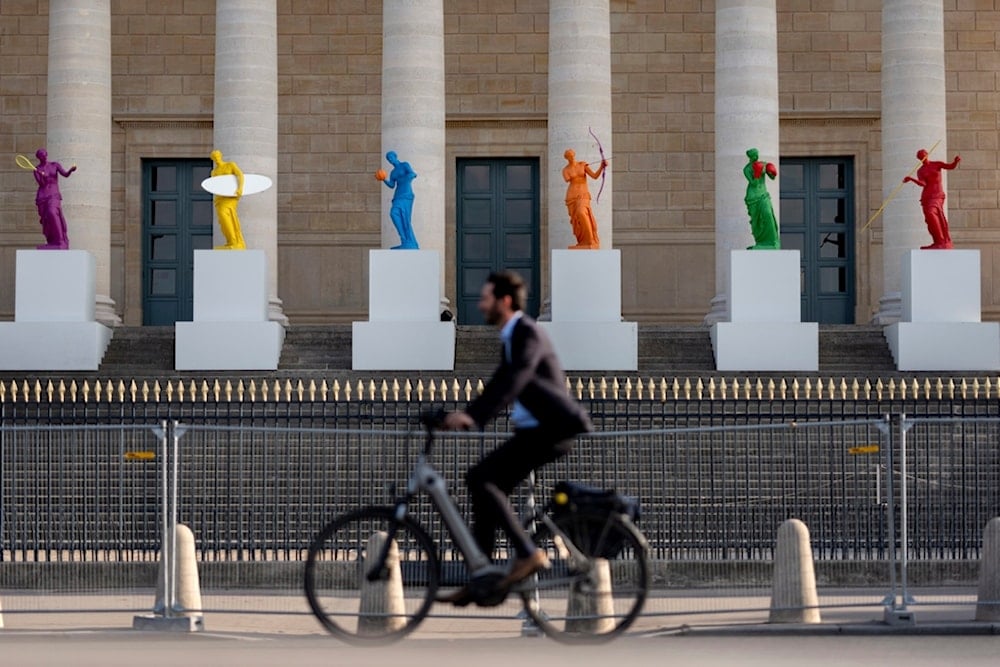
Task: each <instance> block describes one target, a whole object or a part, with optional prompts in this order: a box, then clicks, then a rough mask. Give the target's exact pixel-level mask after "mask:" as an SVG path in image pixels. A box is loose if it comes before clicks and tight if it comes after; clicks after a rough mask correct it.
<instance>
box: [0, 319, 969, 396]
mask: <svg viewBox="0 0 1000 667" xmlns="http://www.w3.org/2000/svg"><path fill="white" fill-rule="evenodd" d="M400 335H401V336H402V335H406V332H405V328H401V330H400ZM819 340H820V355H819V373H818V374H809V373H794V374H790V373H787V372H783V373H774V374H771V375H773V376H775V377H777V376H778V375H781V376H782V377H790V376H791V375H794V376H796V377H800V378H801V377H807V376H809V375H818V376H822V377H824V378H829V377H856V378H863V377H868V378H872V377H882V378H886V377H892V376H899V375H901V374H899V373H897V372H896V371H895V366H894V364H893V360H892V355H891V354H890V352H889V348H888V345H887V344H886V341H885V338H884V336H883V335H882V330H881V328H879V327H875V326H864V325H823V326H820V329H819ZM638 352H639V369H638V372H633V371H629V372H621V371H619V372H602V371H590V372H588V371H577V372H571V373H569V374H570V375H571V376H577V377H587V376H589V377H598V376H608V377H610V376H618V377H624V376H627V375H628V376H631V375H638V376H640V377H648V378H658V377H667V378H670V377H695V376H698V377H711V376H715V377H719V376H722V375H723V374H722V373H719V372H717V371H715V363H714V357H713V353H712V345H711V339H710V336H709V328H708V327H706V326H699V325H687V326H681V325H678V326H674V325H640V326H639V350H638ZM498 354H499V341H498V338H497V331H496V330H495V329H493V328H492V327H485V326H480V327H477V326H459V327H458V328H457V340H456V345H455V370H454V371H448V372H443V373H442V372H438V371H432V372H391V373H379V372H372V371H367V372H361V371H359V372H354V371H352V370H351V325H349V324H337V325H329V326H312V325H310V326H291V327H289V328H288V330H287V331H286V334H285V344H284V347H283V349H282V353H281V358H280V361H279V367H278V370H277V371H275V372H266V371H251V372H246V371H210V370H209V371H201V372H179V371H175V370H174V328H173V327H118V328H116V329H115V330H114V336H113V338H112V340H111V344H110V346H109V347H108V351H107V353H106V354H105V356H104V360H103V362H102V363H101V368H100V370H99V371H98V372H97V373H87V372H48V373H43V372H38V373H23V372H14V371H2V370H0V379H5V378H6V379H18V380H20V379H25V378H28V379H30V378H32V377H61V378H100V377H107V378H116V379H117V378H153V377H156V378H181V377H183V378H191V379H200V378H204V377H227V376H233V377H237V376H238V377H240V378H244V379H247V378H251V377H253V378H277V379H283V378H292V379H295V378H301V379H310V378H313V379H317V381H318V379H319V378H324V379H331V378H333V377H336V378H338V379H340V380H341V381H342V382H343V381H344V380H351V381H352V382H353V381H355V380H359V379H360V380H365V381H367V380H368V379H371V378H373V377H383V376H384V377H397V378H400V379H402V378H417V377H421V378H425V379H426V378H430V377H434V378H443V377H449V378H451V377H457V378H459V379H463V378H486V377H488V376H489V374H490V373H491V371H492V370H493V368H494V367H495V365H496V362H497V359H498ZM728 375H729V376H732V375H733V374H732V373H730V374H728ZM737 375H743V374H737ZM752 375H754V376H756V377H766V376H768V375H769V374H768V373H766V372H755V373H753V374H752ZM914 375H919V374H914V373H908V374H906V376H907V377H912V376H914ZM934 375H935V376H945V375H960V374H947V373H936V374H934ZM964 375H965V376H972V375H976V374H975V373H965V374H964Z"/></svg>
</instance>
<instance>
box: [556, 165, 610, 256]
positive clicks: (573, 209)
mask: <svg viewBox="0 0 1000 667" xmlns="http://www.w3.org/2000/svg"><path fill="white" fill-rule="evenodd" d="M563 157H565V158H566V162H567V164H566V166H565V167H563V170H562V177H563V180H564V181H566V182H567V183H569V187H568V188H567V189H566V210H567V211H569V221H570V224H571V225H573V234H574V235H575V236H576V245H574V246H570V250H585V249H593V250H596V249H598V248H600V247H601V239H600V238H599V237H598V236H597V219H596V218H595V217H594V211H593V210H592V209H591V208H590V188H589V187H588V186H587V177H588V176H589V177H590V178H598V177H599V176H600V175H601V174H602V173H603V172H604V169H605V168H606V167H607V166H608V162H607V160H601V166H600V167H598V169H597V171H594V170H593V169H591V168H590V165H589V164H587V163H586V162H577V161H576V152H575V151H574V150H573V149H568V150H567V151H566V152H565V153H564V154H563Z"/></svg>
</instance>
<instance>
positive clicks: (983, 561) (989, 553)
mask: <svg viewBox="0 0 1000 667" xmlns="http://www.w3.org/2000/svg"><path fill="white" fill-rule="evenodd" d="M976 620H977V621H1000V517H993V518H992V519H990V520H989V521H987V522H986V528H984V529H983V549H982V551H981V552H980V554H979V591H978V602H977V603H976ZM0 627H2V626H0Z"/></svg>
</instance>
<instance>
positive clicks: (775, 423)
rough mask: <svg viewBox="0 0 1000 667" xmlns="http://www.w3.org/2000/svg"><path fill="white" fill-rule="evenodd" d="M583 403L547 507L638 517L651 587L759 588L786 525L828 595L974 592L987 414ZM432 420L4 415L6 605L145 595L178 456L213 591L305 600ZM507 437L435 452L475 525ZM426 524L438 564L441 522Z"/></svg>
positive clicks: (408, 411) (80, 408) (998, 501)
mask: <svg viewBox="0 0 1000 667" xmlns="http://www.w3.org/2000/svg"><path fill="white" fill-rule="evenodd" d="M584 402H585V404H586V406H587V407H588V409H589V410H590V412H591V414H592V415H593V418H594V422H595V425H596V426H597V431H596V432H595V433H594V434H592V435H589V436H586V437H584V438H581V439H580V441H579V443H578V445H577V447H576V448H575V449H574V451H573V452H572V453H571V454H570V455H569V456H568V457H566V458H565V459H563V460H561V461H559V462H557V463H555V464H553V465H551V466H549V467H546V468H544V469H543V470H542V471H541V472H540V474H539V477H538V485H539V489H540V493H544V490H545V489H548V488H551V486H552V485H553V484H554V483H555V482H556V481H558V480H560V479H564V478H568V479H575V480H578V481H584V482H589V483H591V484H594V485H596V486H602V487H613V488H617V489H618V490H620V491H622V492H624V493H628V494H631V495H635V496H638V497H639V498H640V499H641V502H642V508H643V515H642V518H641V519H640V523H639V525H640V527H641V528H642V530H643V531H644V533H645V534H646V535H647V537H648V538H649V540H650V543H651V547H652V555H653V559H654V561H655V563H656V564H657V565H656V566H655V575H656V585H657V586H658V587H661V588H667V589H671V588H672V589H679V588H703V589H706V590H708V589H719V588H720V587H721V588H744V589H761V588H763V587H766V586H768V585H769V577H770V567H771V561H772V559H773V555H774V536H775V532H776V530H777V527H778V526H779V525H780V524H781V522H782V521H784V520H785V519H787V518H791V517H794V518H799V519H801V520H803V521H804V522H805V524H806V525H807V526H808V527H809V530H810V536H811V540H812V546H813V552H814V557H815V559H816V565H817V573H818V576H819V579H820V583H821V584H824V583H827V584H831V583H837V584H841V585H848V584H857V585H864V586H869V587H870V586H872V585H873V584H875V585H884V586H890V587H891V588H892V590H893V591H895V579H894V577H896V576H897V574H899V575H901V578H902V584H903V587H904V588H903V590H904V598H905V590H906V589H905V587H906V585H907V583H909V584H914V585H941V584H955V583H957V584H960V585H964V586H969V585H971V584H972V583H974V579H975V573H976V571H977V565H978V563H977V559H978V558H979V556H980V549H981V537H982V536H981V532H982V529H983V526H984V525H985V523H986V522H987V521H988V520H989V519H990V518H991V517H993V516H997V515H998V514H1000V445H998V442H1000V438H998V436H1000V433H998V431H1000V417H998V416H997V405H996V404H995V403H994V402H993V401H986V400H982V401H962V400H951V401H937V402H928V401H897V402H893V403H888V402H883V403H868V402H864V401H858V402H853V401H835V400H830V401H794V400H792V401H763V402H762V401H757V400H744V399H729V400H726V401H721V400H720V401H708V400H701V401H699V400H692V401H660V400H642V401H639V400H633V401H614V400H599V399H591V400H589V401H588V400H585V401H584ZM442 405H443V406H444V407H446V408H451V407H454V406H455V403H454V402H445V403H443V404H442V403H441V402H436V403H434V404H433V406H434V407H440V406H442ZM428 407H431V404H429V403H420V402H392V401H386V402H380V401H356V402H328V403H324V402H307V401H304V402H295V401H291V402H284V401H279V402H269V403H203V402H194V403H192V402H187V403H180V402H172V403H138V404H132V403H121V402H117V401H110V402H104V403H99V404H93V403H88V404H83V405H77V404H72V403H70V404H49V403H44V402H27V403H25V402H23V401H22V402H20V403H17V404H11V403H6V404H0V547H2V549H0V561H2V562H0V591H2V590H11V589H17V590H22V591H25V590H26V591H31V590H43V591H72V592H78V591H84V592H96V591H107V590H120V591H135V590H147V589H149V588H150V587H153V586H155V584H156V560H157V558H158V556H159V548H160V544H161V536H162V535H163V527H164V524H163V520H162V517H163V515H164V514H165V511H166V508H165V507H164V500H163V497H164V484H165V481H164V480H166V479H167V478H166V477H165V476H163V465H164V463H166V461H165V460H164V458H163V456H162V455H161V451H162V445H163V443H164V441H165V439H169V438H170V437H173V436H174V435H176V436H177V442H178V456H177V458H176V461H175V462H176V464H177V473H178V480H179V481H178V504H177V516H178V519H179V520H180V521H181V522H182V523H185V524H187V525H189V526H190V527H191V528H192V530H193V532H194V534H195V537H196V543H197V547H198V558H199V570H200V574H201V580H202V587H203V589H204V590H206V591H207V592H212V591H216V592H221V591H226V590H230V589H270V590H273V591H278V592H289V593H297V592H298V589H299V587H300V585H301V584H300V579H301V560H302V559H303V558H304V554H305V549H306V547H307V545H308V543H309V540H310V539H311V537H312V535H313V534H314V533H315V532H316V531H317V530H318V529H319V528H320V527H321V526H322V525H323V524H324V523H325V522H326V521H328V520H329V519H331V518H332V517H333V516H334V515H336V514H338V513H340V512H343V511H346V510H347V509H350V508H353V507H356V506H358V505H359V504H385V503H387V502H389V501H390V500H391V498H392V492H391V490H390V489H391V484H393V483H396V484H398V485H399V487H400V488H402V486H403V484H404V483H405V479H406V475H407V473H408V472H409V467H410V465H411V464H412V462H413V456H415V454H416V451H417V448H418V447H417V443H416V442H411V438H410V436H408V435H407V432H408V430H409V429H411V428H412V424H413V423H414V419H415V417H416V416H417V415H419V414H420V413H421V412H423V411H424V410H425V409H426V408H428ZM887 415H891V418H890V419H891V423H890V422H887ZM506 428H507V424H506V422H505V420H504V419H501V420H500V421H499V422H498V423H497V424H496V425H495V426H494V427H493V430H491V431H489V432H487V433H485V434H482V435H479V436H477V435H450V434H449V435H447V436H446V437H443V438H442V439H441V441H440V443H439V445H438V448H437V450H436V454H435V457H434V460H435V462H436V463H437V464H438V465H439V467H440V468H441V470H442V472H443V473H444V475H445V477H446V478H447V479H449V481H450V482H451V489H452V494H453V495H454V496H455V497H456V498H457V499H458V500H459V504H460V506H461V507H462V509H463V511H467V507H466V504H465V503H466V499H465V491H464V485H463V481H462V475H463V474H464V471H465V470H466V469H467V468H468V467H469V466H470V465H471V464H472V463H473V462H474V461H475V460H476V459H477V458H478V457H479V456H480V454H481V453H482V452H484V451H486V450H488V449H490V448H492V447H493V446H494V445H495V444H496V443H497V441H498V440H499V439H500V438H502V437H504V435H505V433H506ZM168 458H169V457H168ZM901 491H905V494H903V495H901ZM523 501H524V497H523V492H522V494H521V495H520V496H519V497H518V498H517V499H516V502H523ZM417 512H418V517H419V518H420V519H421V520H422V521H424V522H425V523H426V525H427V526H428V527H429V528H430V530H431V533H432V535H434V536H435V537H437V538H438V539H439V543H441V544H444V545H446V544H447V543H446V542H445V541H444V540H442V538H443V537H444V536H443V533H442V529H441V526H440V525H439V524H438V522H437V521H436V520H435V518H434V516H433V514H432V513H431V512H430V508H429V507H426V506H418V508H417ZM890 517H891V518H890ZM443 548H448V547H447V546H444V547H443ZM899 565H901V566H902V567H901V568H900V567H898V566H899ZM445 574H446V578H447V575H448V573H447V572H446V573H445ZM457 576H459V575H458V573H457V571H456V577H457ZM890 579H892V581H890ZM447 583H451V582H447ZM133 604H134V602H133ZM8 609H9V605H8Z"/></svg>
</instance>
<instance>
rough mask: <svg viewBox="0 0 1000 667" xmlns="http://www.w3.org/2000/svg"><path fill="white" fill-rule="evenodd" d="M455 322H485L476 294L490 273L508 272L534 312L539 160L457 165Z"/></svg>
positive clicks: (534, 313) (460, 162)
mask: <svg viewBox="0 0 1000 667" xmlns="http://www.w3.org/2000/svg"><path fill="white" fill-rule="evenodd" d="M457 175H458V178H457V187H458V193H457V196H458V205H457V206H456V210H457V211H458V219H457V220H456V234H457V243H456V248H457V260H458V271H457V272H456V275H457V277H458V279H457V282H458V285H457V288H458V304H457V308H458V323H459V324H485V322H484V321H483V319H482V315H481V314H480V313H479V309H478V307H477V305H478V303H479V291H480V288H481V287H482V285H483V282H485V280H486V278H487V277H489V274H490V273H491V272H492V271H499V270H503V269H512V270H514V271H517V272H518V273H520V274H521V276H522V277H523V278H524V280H525V283H526V284H527V286H528V303H527V306H526V308H525V310H526V312H527V313H528V314H529V315H532V316H537V315H538V309H539V298H538V290H539V282H538V263H539V234H538V229H539V186H538V160H537V159H536V158H517V159H477V160H473V159H461V160H458V163H457Z"/></svg>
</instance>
